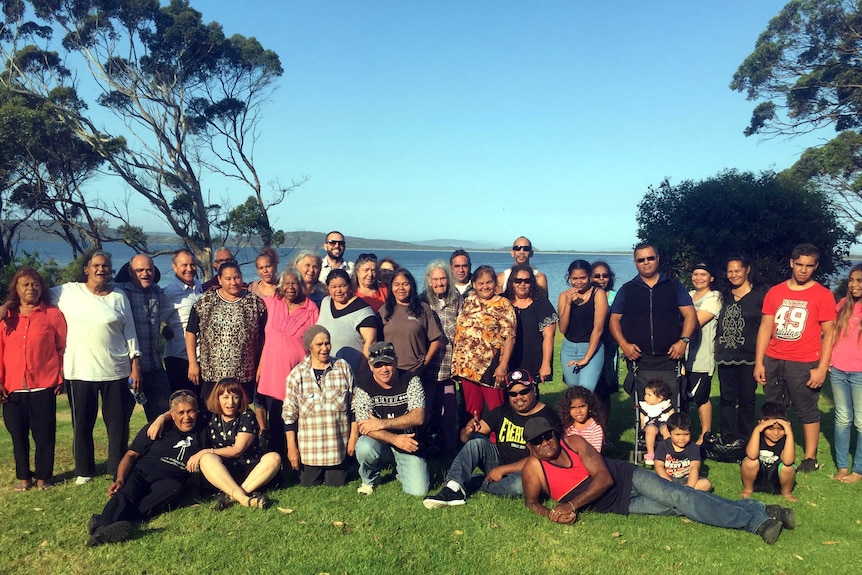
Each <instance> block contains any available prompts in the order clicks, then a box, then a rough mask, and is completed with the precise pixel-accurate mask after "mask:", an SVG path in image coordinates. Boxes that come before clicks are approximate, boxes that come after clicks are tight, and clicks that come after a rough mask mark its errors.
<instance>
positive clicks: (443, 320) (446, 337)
mask: <svg viewBox="0 0 862 575" xmlns="http://www.w3.org/2000/svg"><path fill="white" fill-rule="evenodd" d="M419 297H420V299H422V301H424V302H425V303H427V304H428V306H429V307H430V308H431V311H432V312H434V315H435V316H436V318H437V322H438V323H439V324H440V328H441V330H442V334H441V336H440V350H439V351H438V352H437V353H435V354H434V357H432V358H431V361H430V363H428V366H427V367H426V369H425V373H426V374H427V375H428V376H429V378H430V379H431V380H433V381H434V382H435V384H434V385H431V386H430V387H429V388H428V389H426V391H425V413H426V416H427V417H428V418H429V430H430V431H431V435H432V437H433V436H434V434H435V433H439V435H440V439H441V443H442V447H443V449H444V450H445V451H447V452H454V451H455V450H456V449H457V447H458V444H457V437H458V435H457V433H458V429H457V425H458V424H457V421H456V414H457V409H458V398H457V396H456V395H455V382H454V381H452V342H453V341H454V339H455V323H456V321H457V319H458V314H459V313H460V311H461V306H463V305H464V298H462V297H461V294H460V293H458V290H457V289H455V280H454V278H453V277H452V270H451V269H450V267H449V265H448V264H446V262H444V261H442V260H435V261H433V262H431V263H430V264H428V267H427V268H426V269H425V291H423V292H422V294H421V295H420V296H419Z"/></svg>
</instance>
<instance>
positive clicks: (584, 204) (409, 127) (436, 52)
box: [145, 0, 828, 251]
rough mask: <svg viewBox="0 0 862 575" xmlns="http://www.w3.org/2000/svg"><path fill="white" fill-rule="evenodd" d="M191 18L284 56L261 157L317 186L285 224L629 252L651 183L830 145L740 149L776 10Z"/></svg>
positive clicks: (211, 11) (267, 175)
mask: <svg viewBox="0 0 862 575" xmlns="http://www.w3.org/2000/svg"><path fill="white" fill-rule="evenodd" d="M193 5H194V6H195V7H196V8H198V9H199V10H201V11H202V12H203V14H204V19H205V20H206V21H211V20H215V21H218V22H220V23H221V24H222V25H223V26H224V29H225V32H226V33H227V34H228V35H230V34H234V33H240V34H243V35H246V36H255V37H256V38H257V39H258V40H260V42H261V43H262V44H263V45H264V46H265V47H266V48H269V49H272V50H275V51H276V52H277V53H278V54H279V56H280V57H281V60H282V64H283V66H284V68H285V74H284V76H283V78H282V79H281V81H280V84H279V89H278V91H277V92H276V94H275V96H274V97H273V99H272V100H271V102H270V103H269V104H268V105H267V107H266V109H265V113H264V121H263V124H262V126H261V131H262V133H261V138H260V140H259V142H258V145H257V149H256V152H255V156H256V161H257V164H258V169H259V171H260V172H261V174H262V176H263V179H264V180H265V181H269V180H273V179H275V178H278V179H279V180H281V181H282V182H286V181H289V180H290V179H291V178H297V177H299V176H303V175H306V176H308V177H309V178H310V180H309V181H308V183H306V184H305V185H304V186H302V188H301V189H299V190H297V191H296V192H295V193H294V194H293V195H291V196H290V197H289V198H288V199H287V200H286V202H285V203H284V204H283V205H282V206H280V207H279V208H277V209H276V210H275V211H274V213H273V214H272V215H273V216H274V217H275V220H276V225H277V226H278V227H280V228H283V229H285V230H288V231H294V230H316V231H328V230H330V229H339V230H341V231H342V232H344V233H346V234H348V235H355V236H363V237H375V238H389V239H396V240H404V241H412V240H432V239H441V238H447V239H461V240H470V241H481V242H486V243H488V244H489V245H494V246H504V245H509V244H510V242H511V241H512V239H514V238H515V237H517V236H519V235H522V234H523V235H526V236H529V237H530V238H531V239H532V241H533V245H534V246H535V247H536V248H537V249H538V250H542V249H546V250H551V249H554V250H577V251H588V250H613V249H622V250H628V249H629V248H630V247H631V245H632V244H633V243H634V242H635V240H636V223H635V212H636V206H637V203H638V201H639V200H640V199H641V198H642V197H643V194H644V193H645V192H646V190H647V186H649V185H651V184H652V185H656V184H658V183H659V182H661V180H662V179H663V178H664V177H669V178H670V179H671V182H674V183H678V182H680V181H681V180H683V179H702V178H706V177H709V176H711V175H714V174H716V173H717V172H719V171H720V170H722V169H724V168H737V169H740V170H755V171H760V170H764V169H776V170H781V169H783V168H786V167H788V166H790V165H791V164H792V163H793V162H794V161H795V160H796V159H797V158H798V156H799V155H800V154H801V152H802V151H803V150H804V148H805V146H807V145H813V144H815V143H817V142H819V141H820V140H819V139H818V138H817V137H816V136H808V137H806V138H797V139H794V140H786V139H772V140H764V139H760V138H746V137H745V136H743V134H742V131H743V129H744V128H745V126H746V125H747V122H748V119H749V117H750V115H751V110H752V109H753V105H754V104H753V103H751V102H748V101H746V100H745V97H744V95H743V94H739V93H736V92H732V91H731V90H730V89H729V88H728V84H729V83H730V80H731V76H732V74H733V72H734V71H735V70H736V68H737V67H738V66H739V64H740V63H741V62H742V60H743V59H744V58H745V57H746V56H747V55H748V54H749V53H750V52H751V50H752V49H753V47H754V42H755V40H756V39H757V36H758V35H759V34H760V32H761V31H762V30H763V29H764V28H765V26H766V24H767V22H768V21H769V19H770V18H772V17H773V16H774V15H775V14H777V13H778V11H779V10H780V8H781V7H782V6H783V5H784V2H780V1H771V0H757V1H752V0H725V1H722V2H687V1H686V2H684V1H668V2H614V1H607V2H586V1H581V2H575V1H565V2H552V1H546V2H523V1H522V2H514V1H495V2H484V1H483V2H478V1H471V2H453V1H436V2H424V3H421V2H404V1H388V0H378V1H374V2H363V1H350V2H347V1H341V2H332V1H315V2H310V1H303V2H298V1H287V2H281V1H279V2H274V1H250V2H248V1H247V2H236V1H235V0H207V1H206V2H200V1H197V2H193ZM826 135H827V136H828V134H826ZM822 137H823V135H821V138H822ZM208 183H209V185H210V186H211V190H212V192H213V194H214V195H224V194H231V193H237V194H239V195H240V198H239V199H240V200H241V199H244V197H245V196H246V195H247V193H246V191H245V190H237V189H234V188H229V187H228V185H227V184H226V183H224V182H221V181H216V180H210V181H209V182H208ZM145 227H148V228H150V227H151V226H145Z"/></svg>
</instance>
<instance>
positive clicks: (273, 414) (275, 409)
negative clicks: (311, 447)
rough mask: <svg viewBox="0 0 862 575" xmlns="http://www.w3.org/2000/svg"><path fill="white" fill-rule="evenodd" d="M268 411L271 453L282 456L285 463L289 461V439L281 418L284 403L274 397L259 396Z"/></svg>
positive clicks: (267, 420) (267, 419)
mask: <svg viewBox="0 0 862 575" xmlns="http://www.w3.org/2000/svg"><path fill="white" fill-rule="evenodd" d="M258 398H259V399H261V400H262V401H263V407H264V409H266V422H267V429H268V430H269V451H274V452H275V453H278V454H279V455H280V456H281V461H282V463H284V462H285V461H286V459H287V437H286V436H285V430H284V420H283V419H282V418H281V410H282V407H284V402H283V401H279V400H278V399H276V398H274V397H270V396H268V395H264V394H262V393H261V394H258Z"/></svg>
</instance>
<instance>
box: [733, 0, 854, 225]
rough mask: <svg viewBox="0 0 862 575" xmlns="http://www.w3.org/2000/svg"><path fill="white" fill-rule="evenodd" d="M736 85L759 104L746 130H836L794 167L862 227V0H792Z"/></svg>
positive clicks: (783, 132)
mask: <svg viewBox="0 0 862 575" xmlns="http://www.w3.org/2000/svg"><path fill="white" fill-rule="evenodd" d="M730 87H731V88H732V89H733V90H737V91H740V92H745V93H746V95H747V97H748V99H749V100H752V101H757V102H758V103H757V105H756V106H755V108H754V111H753V113H752V116H751V120H750V122H749V125H748V127H747V128H746V129H745V134H746V135H749V136H750V135H753V134H764V135H794V134H799V133H805V132H810V131H813V130H816V129H819V128H823V127H828V126H831V127H833V128H834V129H835V131H836V132H838V135H837V136H836V137H835V139H833V140H831V141H830V142H828V143H827V144H826V145H825V146H823V147H822V148H814V149H811V150H809V151H808V152H806V153H805V154H803V156H802V157H801V158H800V160H799V162H798V163H797V165H795V166H794V167H793V168H792V170H791V171H792V172H793V175H794V176H795V177H800V176H801V177H804V178H807V179H809V180H812V181H814V182H815V183H817V184H818V185H822V186H823V187H824V189H825V190H826V191H828V192H829V193H830V194H831V195H832V197H833V198H834V199H835V200H836V203H837V207H838V208H839V210H840V213H841V214H842V215H843V216H844V217H846V218H847V219H848V220H849V221H851V222H853V223H854V225H856V226H860V222H862V213H860V210H862V208H860V201H862V193H860V191H862V137H860V131H862V3H860V2H859V1H851V0H792V1H791V2H788V4H787V5H786V6H784V8H782V9H781V11H780V12H779V13H778V15H777V16H775V17H774V18H773V19H772V20H771V21H770V22H769V24H768V25H767V27H766V30H765V31H764V32H763V33H761V35H760V37H759V38H758V39H757V42H756V43H755V47H754V51H753V52H752V53H751V54H750V55H749V56H748V57H747V58H746V59H745V60H744V61H743V63H742V64H741V65H740V66H739V69H738V70H737V71H736V73H735V74H734V75H733V80H732V82H731V84H730ZM860 229H862V228H860ZM857 231H858V230H857Z"/></svg>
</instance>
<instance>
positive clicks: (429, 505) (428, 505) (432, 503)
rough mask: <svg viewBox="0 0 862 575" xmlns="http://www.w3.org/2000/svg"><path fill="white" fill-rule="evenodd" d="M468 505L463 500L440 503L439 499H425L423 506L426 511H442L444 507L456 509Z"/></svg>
mask: <svg viewBox="0 0 862 575" xmlns="http://www.w3.org/2000/svg"><path fill="white" fill-rule="evenodd" d="M465 503H467V502H466V501H464V500H463V499H453V500H452V501H439V500H437V499H423V500H422V505H424V506H425V509H442V508H444V507H456V506H458V505H464V504H465Z"/></svg>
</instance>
